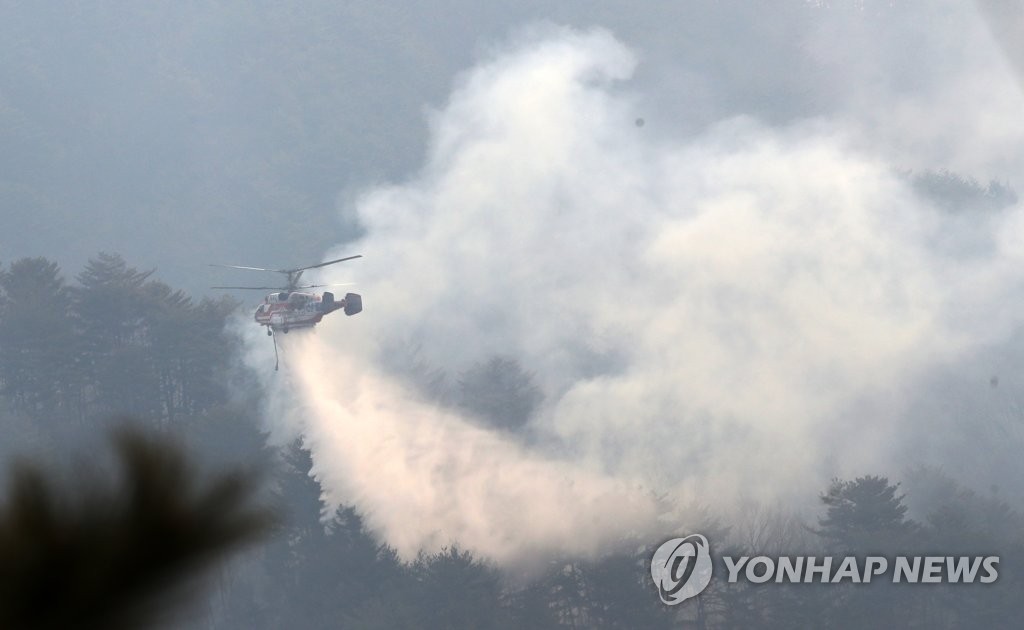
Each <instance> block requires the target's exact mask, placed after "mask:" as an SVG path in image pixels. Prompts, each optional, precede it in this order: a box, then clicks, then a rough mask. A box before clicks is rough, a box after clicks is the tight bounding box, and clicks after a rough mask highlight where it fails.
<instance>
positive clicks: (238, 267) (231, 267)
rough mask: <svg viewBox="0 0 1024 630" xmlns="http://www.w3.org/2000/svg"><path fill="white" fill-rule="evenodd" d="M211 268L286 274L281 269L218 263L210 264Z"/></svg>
mask: <svg viewBox="0 0 1024 630" xmlns="http://www.w3.org/2000/svg"><path fill="white" fill-rule="evenodd" d="M210 266H211V267H227V268H228V269H248V270H249V271H276V272H278V273H287V272H285V271H283V270H281V269H264V268H263V267H245V266H243V265H221V264H219V263H210Z"/></svg>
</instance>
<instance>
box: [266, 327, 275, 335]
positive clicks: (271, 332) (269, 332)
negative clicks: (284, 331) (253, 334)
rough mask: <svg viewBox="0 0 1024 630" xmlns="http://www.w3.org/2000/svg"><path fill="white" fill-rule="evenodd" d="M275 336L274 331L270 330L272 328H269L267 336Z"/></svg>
mask: <svg viewBox="0 0 1024 630" xmlns="http://www.w3.org/2000/svg"><path fill="white" fill-rule="evenodd" d="M273 334H274V333H273V331H271V330H270V326H267V336H268V337H269V336H271V335H273Z"/></svg>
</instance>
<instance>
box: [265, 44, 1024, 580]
mask: <svg viewBox="0 0 1024 630" xmlns="http://www.w3.org/2000/svg"><path fill="white" fill-rule="evenodd" d="M636 64H637V58H636V56H635V54H634V53H633V52H632V51H631V50H630V49H629V48H628V47H626V46H625V45H623V44H622V43H621V42H619V41H618V40H616V39H615V38H614V37H613V36H612V35H611V34H609V33H608V32H606V31H603V30H592V31H586V32H581V31H575V30H568V29H554V28H549V29H544V30H542V31H541V32H539V33H538V32H533V33H532V34H530V35H528V36H524V37H523V38H521V39H520V40H517V42H516V43H515V44H514V45H512V46H509V47H507V48H506V49H502V50H500V51H497V52H495V53H494V54H493V55H492V57H491V58H490V59H489V60H487V61H486V62H484V63H482V64H481V65H480V66H478V67H476V68H475V69H473V70H471V71H469V72H468V73H466V74H465V75H464V76H462V77H461V78H460V79H459V81H458V83H457V86H456V87H455V89H454V91H453V93H452V94H451V97H450V100H449V101H448V103H447V104H446V105H445V106H444V107H443V108H442V109H440V110H439V111H437V112H435V113H433V114H432V115H431V119H430V125H431V137H432V142H431V145H430V150H429V154H428V155H427V156H426V157H425V164H424V166H423V167H422V169H421V170H420V171H419V172H418V173H417V174H415V175H414V176H413V177H411V178H410V179H409V180H408V181H405V182H402V183H400V184H396V185H392V186H384V187H378V188H374V189H372V190H369V191H367V192H366V193H365V194H363V195H362V196H360V197H359V198H358V199H357V200H356V201H355V202H354V204H353V208H352V209H353V211H354V212H355V213H356V215H357V217H358V221H359V223H360V224H361V225H362V226H363V227H364V229H365V237H363V238H362V239H361V240H360V241H359V242H357V243H347V244H345V245H344V246H343V247H339V249H338V250H337V251H336V252H332V254H339V255H344V254H351V253H362V254H364V255H365V256H366V258H365V259H363V260H361V261H357V262H355V263H351V264H349V266H347V267H343V268H338V267H332V268H329V269H327V270H326V271H325V272H324V273H323V274H322V275H321V279H322V280H325V281H328V282H345V281H351V280H357V281H358V283H359V289H358V290H359V292H360V293H362V294H363V297H364V302H365V309H366V310H365V311H364V312H363V313H362V314H360V315H358V316H357V317H353V318H344V317H342V316H341V315H340V314H339V315H332V316H331V317H328V318H326V319H325V320H324V322H323V323H322V324H321V325H319V326H318V327H317V329H316V330H314V331H313V332H310V333H303V334H299V333H293V334H291V335H289V336H288V337H284V336H283V335H280V336H279V339H280V341H281V344H282V372H281V373H279V374H274V373H272V372H271V371H270V370H269V369H268V366H270V365H272V364H273V360H272V358H271V357H270V355H269V353H270V351H271V349H270V348H269V346H270V344H269V343H268V342H267V341H266V339H265V338H259V337H257V335H259V331H250V332H251V337H250V339H251V343H250V344H249V345H250V348H251V352H250V354H249V362H250V364H251V365H252V366H253V367H254V368H255V369H257V370H259V371H261V372H262V374H263V375H264V377H265V383H266V387H267V391H268V396H269V401H268V405H269V409H270V410H271V411H270V412H268V419H269V422H268V428H269V430H270V431H271V436H272V439H274V440H276V441H279V442H282V441H286V440H289V439H293V438H295V437H299V436H301V438H302V440H303V444H304V447H305V448H308V449H309V450H310V452H311V453H312V456H313V461H314V469H313V475H314V476H315V477H316V479H317V480H318V481H319V483H320V484H321V487H322V489H323V500H324V503H325V505H326V507H327V513H331V512H332V511H333V508H334V507H336V506H338V505H339V504H343V503H344V504H354V505H355V506H356V507H357V509H359V510H360V512H361V513H363V514H364V515H365V517H366V521H367V523H368V524H369V526H370V527H371V528H372V529H373V530H374V531H375V532H377V533H378V534H379V535H380V536H381V538H382V539H383V540H384V541H386V542H388V543H389V544H391V545H393V546H395V547H396V548H397V549H398V550H399V552H400V553H401V554H403V555H404V556H405V557H410V556H414V555H415V553H416V552H417V551H419V550H421V549H426V550H436V549H438V548H439V547H441V546H444V545H446V544H450V543H452V542H458V543H460V544H461V545H463V546H465V547H468V548H470V549H472V550H474V551H475V552H478V553H480V554H482V555H484V556H486V557H490V558H493V559H495V560H497V561H500V562H510V561H513V560H515V559H521V558H524V557H527V556H531V555H535V554H538V553H547V552H550V551H552V550H559V551H565V552H568V553H573V554H582V555H593V554H597V553H600V552H601V551H603V550H605V549H607V548H608V547H610V546H613V545H615V544H616V543H617V542H618V541H620V540H622V539H623V538H624V537H626V536H628V535H650V536H656V537H663V536H664V535H665V534H667V533H671V532H673V531H676V529H677V527H678V525H679V523H680V520H683V521H685V519H686V518H687V516H686V513H685V510H682V511H680V512H678V513H676V514H674V515H673V516H672V517H671V519H669V520H663V521H662V522H660V523H659V522H658V517H659V514H658V512H659V507H658V506H659V505H660V504H659V503H657V502H656V501H655V499H654V498H653V497H660V496H666V497H668V501H669V503H670V504H671V505H673V506H677V507H678V506H686V505H693V504H704V505H711V506H713V507H718V508H721V509H728V508H729V507H730V506H731V505H735V504H736V503H737V502H738V501H741V500H745V499H754V500H763V501H767V500H776V499H791V498H794V497H808V496H809V497H811V498H813V497H814V496H815V493H816V491H817V490H818V489H819V488H820V487H821V485H822V484H823V483H824V482H825V481H827V479H828V478H829V477H831V476H835V475H840V476H842V475H850V474H864V473H870V472H880V473H889V472H896V473H898V472H899V471H900V470H901V468H900V466H901V465H902V463H905V461H906V458H905V456H906V454H907V452H908V450H909V446H908V445H910V444H912V443H913V441H914V439H916V437H915V436H917V435H919V434H921V433H928V432H929V431H932V430H934V429H935V428H937V427H938V428H941V427H943V426H944V425H943V424H942V421H941V419H935V418H932V419H921V418H919V417H917V416H915V415H914V414H913V413H912V412H913V410H914V409H916V408H917V407H918V405H917V403H918V401H919V400H920V399H921V397H922V396H924V392H925V391H926V389H927V387H926V385H927V382H928V379H929V378H930V377H931V375H933V374H934V373H935V371H936V370H938V369H948V368H949V366H953V365H957V362H958V361H960V360H962V358H963V357H965V356H968V355H971V354H972V353H976V352H978V351H980V349H983V348H984V347H986V345H988V344H994V343H998V342H1000V341H1001V340H1003V339H1005V338H1006V336H1007V335H1009V334H1010V333H1011V332H1012V331H1013V330H1014V327H1015V325H1016V323H1017V322H1018V321H1019V316H1020V312H1021V311H1020V300H1019V298H1016V297H1014V296H1015V295H1019V289H1020V285H1021V281H1022V269H1024V266H1022V265H1021V263H1022V262H1024V261H1022V260H1021V259H1022V257H1024V254H1022V253H1021V252H1024V248H1022V247H1021V244H1022V240H1024V217H1022V215H1021V213H1020V212H1019V206H1016V207H1011V208H1006V209H1003V210H1001V211H999V212H993V213H991V214H990V215H989V216H987V218H986V219H985V220H984V221H983V222H980V223H979V227H975V228H974V232H972V233H971V234H970V235H969V238H970V239H973V240H972V241H971V242H972V243H976V244H977V243H980V245H979V246H978V247H974V248H965V247H959V245H960V244H961V240H962V239H961V236H960V232H958V231H957V229H958V228H957V226H958V225H960V224H958V223H956V218H955V217H950V216H949V215H948V213H946V214H944V213H943V211H941V210H939V209H937V208H936V207H935V206H934V204H933V203H932V202H931V201H929V200H928V199H927V198H926V197H924V196H922V195H921V194H920V193H919V192H918V191H917V190H916V189H915V188H914V187H913V185H912V179H911V178H909V177H908V176H907V175H906V173H905V172H903V171H901V170H899V168H897V167H901V168H902V167H903V166H904V165H901V164H894V163H893V161H892V155H893V150H892V146H893V145H892V144H886V146H885V149H884V150H879V151H877V152H875V151H870V150H869V149H868V148H867V146H866V145H868V144H869V143H868V142H866V141H865V137H864V135H863V134H862V133H861V132H862V131H863V128H864V127H862V126H861V124H863V123H864V121H860V123H858V124H854V123H852V122H851V119H850V117H849V116H848V115H846V114H844V115H842V116H837V117H835V118H834V119H829V118H815V119H811V120H804V121H798V122H793V123H790V124H787V125H785V126H774V127H769V126H767V125H765V124H762V123H760V122H759V121H758V120H756V119H754V118H750V117H732V118H728V119H724V120H721V121H719V122H718V123H716V124H713V125H711V126H709V127H707V128H705V129H704V130H703V131H702V132H701V133H699V134H697V135H695V136H691V137H686V138H678V137H673V136H672V135H671V134H665V135H660V134H659V131H658V127H657V124H656V123H652V122H651V121H648V122H647V124H641V123H640V121H639V120H638V119H641V118H643V117H644V116H645V115H646V113H645V112H644V111H643V110H642V109H641V107H640V105H639V103H641V102H642V100H643V99H642V98H641V96H642V95H639V94H637V93H635V92H632V91H630V86H629V83H628V80H629V78H630V76H631V74H632V72H633V71H634V68H635V66H636ZM662 115H664V113H662ZM675 115H678V116H685V115H686V112H682V111H681V112H676V113H675ZM900 115H905V112H901V114H900ZM891 131H892V130H891V128H889V127H885V128H884V129H882V130H881V132H880V133H885V134H887V133H890V132H891ZM964 238H967V237H964ZM250 327H251V326H250ZM252 328H255V327H252ZM260 337H261V335H260ZM395 340H402V341H403V342H407V343H410V344H413V345H415V347H416V348H417V350H418V354H417V358H418V360H420V361H422V362H423V364H424V365H426V366H428V367H429V368H430V369H433V370H438V371H442V372H444V373H447V374H450V375H458V374H460V373H461V372H463V371H464V370H466V369H468V368H469V367H470V366H472V365H474V364H477V363H479V362H482V361H485V360H487V358H488V357H492V356H495V355H500V356H508V357H513V358H515V359H516V360H518V361H519V363H520V364H521V365H522V366H523V367H524V368H525V369H526V370H528V371H529V372H531V373H532V374H533V375H534V378H535V381H536V384H537V385H538V386H539V387H540V389H541V391H542V392H543V395H544V402H543V403H542V404H541V407H540V409H539V410H538V411H537V413H536V414H535V416H534V417H533V419H532V421H531V425H530V427H529V436H530V437H529V439H525V438H523V436H516V435H511V434H509V433H507V432H503V431H496V430H492V429H488V428H483V427H482V426H480V425H479V424H478V423H476V422H474V420H473V419H471V418H468V417H465V416H464V415H463V414H460V413H459V412H458V411H455V410H453V409H452V408H451V407H450V406H446V405H444V404H442V403H440V402H438V401H436V400H432V399H431V397H430V396H429V395H428V394H426V393H424V390H423V389H422V388H417V387H415V386H414V384H413V383H412V381H411V380H410V378H409V377H408V375H407V374H400V373H399V372H400V371H398V370H395V369H394V365H395V361H396V359H395V356H394V355H393V354H392V353H393V352H394V348H395V343H394V342H395ZM985 378H986V379H987V378H988V375H986V377H985ZM986 382H987V381H986ZM929 422H933V423H934V424H931V425H929V424H928V423H929ZM662 516H664V515H662Z"/></svg>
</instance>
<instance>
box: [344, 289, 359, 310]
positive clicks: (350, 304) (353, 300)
mask: <svg viewBox="0 0 1024 630" xmlns="http://www.w3.org/2000/svg"><path fill="white" fill-rule="evenodd" d="M362 310H363V296H361V295H359V294H358V293H346V294H345V314H346V315H355V314H356V313H359V312H361V311H362Z"/></svg>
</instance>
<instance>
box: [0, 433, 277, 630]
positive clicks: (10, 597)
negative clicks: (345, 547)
mask: <svg viewBox="0 0 1024 630" xmlns="http://www.w3.org/2000/svg"><path fill="white" fill-rule="evenodd" d="M112 441H113V444H114V450H115V452H116V455H117V460H118V463H119V464H120V472H121V475H120V477H118V478H117V480H116V481H115V482H114V483H105V482H102V481H100V480H98V479H96V478H92V479H89V478H86V479H82V478H80V477H79V478H76V479H73V480H71V481H70V482H68V483H65V484H61V483H59V482H58V479H59V478H60V475H59V474H58V473H56V472H55V471H48V470H44V469H43V468H42V467H40V466H38V465H36V464H32V463H24V462H22V463H19V464H16V465H14V467H13V469H12V470H11V474H10V486H9V488H8V492H7V497H6V504H5V505H3V506H2V507H0V628H18V629H21V628H26V629H42V628H104V629H109V628H139V627H144V626H146V625H148V624H152V623H155V622H156V621H158V620H161V619H163V618H164V617H166V616H168V615H169V614H170V613H171V612H173V611H172V608H174V606H175V604H177V603H180V599H181V596H182V595H184V594H185V592H186V591H187V590H188V588H187V587H188V586H189V585H190V584H193V581H192V579H191V578H193V577H195V576H197V575H198V574H199V573H200V572H201V570H202V569H205V568H208V567H209V566H211V565H212V563H213V562H214V561H215V560H217V559H218V558H220V557H222V556H223V555H224V554H225V553H226V552H228V551H229V550H231V549H233V548H235V547H237V546H239V545H240V544H242V543H245V542H251V541H253V540H254V539H255V538H257V537H259V536H260V535H261V534H263V533H264V532H266V531H267V530H268V529H269V527H270V525H271V524H272V522H273V518H272V515H271V513H270V512H269V511H268V510H267V509H266V508H263V507H260V506H254V505H253V504H252V495H253V494H254V484H253V482H252V480H251V478H252V476H251V475H249V474H247V473H246V472H244V471H242V470H233V471H229V472H225V473H220V474H217V475H209V476H206V475H201V474H200V473H199V472H198V468H197V467H196V466H195V465H194V463H193V462H192V461H191V460H190V459H189V458H188V457H187V456H186V454H185V453H184V451H183V450H182V449H181V448H180V447H179V446H177V445H175V444H174V443H173V442H168V441H165V440H162V439H160V438H157V437H152V436H147V435H144V434H143V433H142V432H141V431H139V430H137V429H121V430H119V431H117V432H115V434H114V436H113V440H112Z"/></svg>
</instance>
